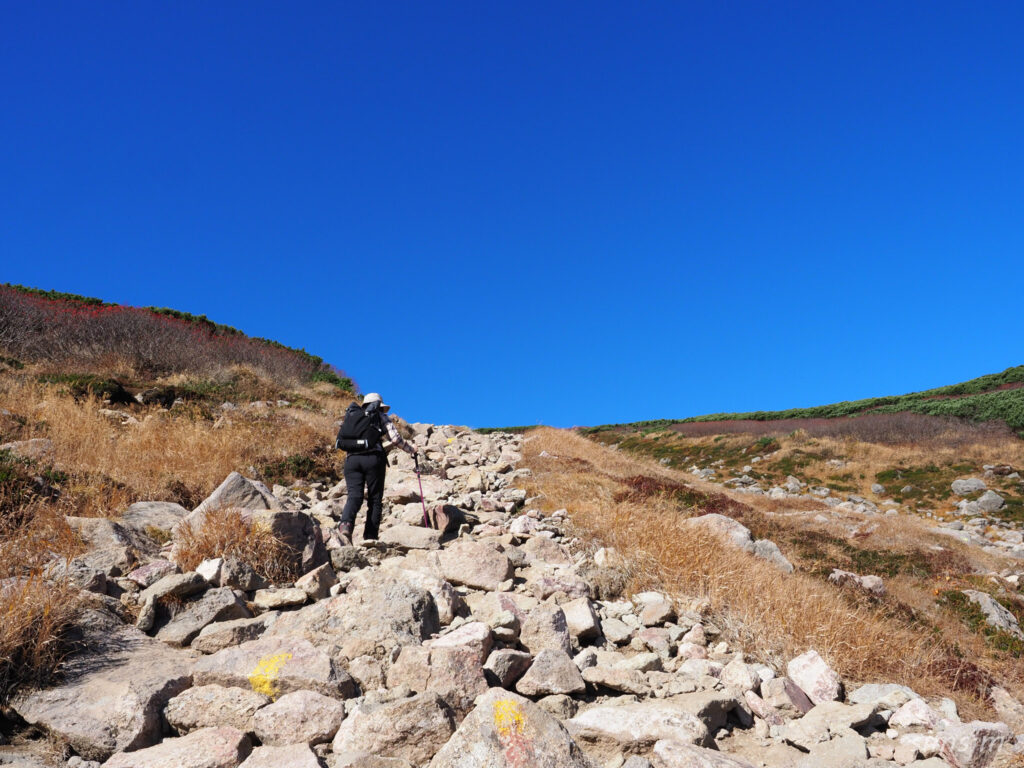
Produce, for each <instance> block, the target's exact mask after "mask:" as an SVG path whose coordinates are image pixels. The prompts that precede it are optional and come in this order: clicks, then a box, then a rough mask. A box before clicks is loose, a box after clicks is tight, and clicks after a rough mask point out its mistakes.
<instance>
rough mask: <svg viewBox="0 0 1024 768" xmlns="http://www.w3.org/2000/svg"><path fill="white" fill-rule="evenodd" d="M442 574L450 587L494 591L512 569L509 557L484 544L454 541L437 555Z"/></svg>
mask: <svg viewBox="0 0 1024 768" xmlns="http://www.w3.org/2000/svg"><path fill="white" fill-rule="evenodd" d="M438 559H439V561H440V565H441V572H442V574H443V575H444V578H445V579H446V580H447V581H450V582H451V583H452V584H462V585H464V586H467V587H471V588H473V589H483V590H486V591H488V592H494V591H497V590H498V589H499V588H500V587H501V584H502V582H504V581H507V580H508V579H511V578H512V574H513V573H515V569H514V568H513V567H512V563H511V562H510V561H509V559H508V555H506V554H505V553H504V552H501V551H500V550H499V549H498V548H497V547H496V546H495V545H493V544H491V543H489V542H485V541H456V542H453V543H452V544H451V545H450V546H449V547H448V548H447V549H444V550H442V551H441V552H439V553H438Z"/></svg>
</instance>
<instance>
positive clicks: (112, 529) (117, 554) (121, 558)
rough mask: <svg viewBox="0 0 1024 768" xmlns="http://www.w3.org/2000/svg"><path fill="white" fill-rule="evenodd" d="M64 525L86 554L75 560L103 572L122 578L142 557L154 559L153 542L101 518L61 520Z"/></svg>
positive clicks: (154, 546)
mask: <svg viewBox="0 0 1024 768" xmlns="http://www.w3.org/2000/svg"><path fill="white" fill-rule="evenodd" d="M64 519H65V520H66V521H67V524H68V526H69V527H70V528H71V530H73V531H74V532H75V533H77V534H78V536H79V538H81V539H82V542H83V543H84V544H85V547H86V552H85V554H83V555H80V556H79V557H78V558H77V559H78V560H79V561H81V562H83V563H84V564H86V565H88V566H90V567H92V568H96V569H98V570H101V571H103V572H104V573H106V575H107V576H122V575H124V574H126V573H128V572H129V571H131V570H132V569H134V568H135V567H136V565H138V564H139V562H140V561H141V560H143V559H144V557H145V556H149V557H151V556H155V555H156V554H157V552H158V551H159V546H158V545H157V543H156V542H155V541H153V540H152V539H151V538H149V537H148V536H146V535H144V534H140V533H138V532H137V531H134V530H132V529H131V528H126V527H125V526H123V525H120V524H118V523H115V522H114V521H113V520H108V519H107V518H104V517H71V516H69V517H65V518H64Z"/></svg>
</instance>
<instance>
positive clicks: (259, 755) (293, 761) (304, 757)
mask: <svg viewBox="0 0 1024 768" xmlns="http://www.w3.org/2000/svg"><path fill="white" fill-rule="evenodd" d="M238 768H320V761H319V760H318V759H317V757H316V753H315V752H314V751H313V750H312V749H310V748H309V746H308V745H306V744H288V745H287V746H284V747H256V749H254V750H253V751H252V754H251V755H249V757H247V758H246V759H245V762H244V763H242V764H241V765H240V766H238Z"/></svg>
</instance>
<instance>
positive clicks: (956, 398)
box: [593, 365, 1024, 436]
mask: <svg viewBox="0 0 1024 768" xmlns="http://www.w3.org/2000/svg"><path fill="white" fill-rule="evenodd" d="M1011 387H1015V388H1011ZM1022 387H1024V365H1019V366H1016V367H1014V368H1007V369H1006V370H1005V371H1003V372H1002V373H994V374H989V375H988V376H980V377H979V378H977V379H971V380H970V381H965V382H962V383H960V384H952V385H950V386H946V387H938V388H936V389H928V390H925V391H923V392H912V393H910V394H907V395H895V396H892V397H872V398H867V399H864V400H851V401H847V402H842V403H833V404H831V405H820V406H817V407H813V408H790V409H788V410H784V411H750V412H748V413H713V414H707V415H705V416H692V417H690V418H686V419H675V420H673V419H659V420H654V421H641V422H635V423H632V424H609V425H604V426H601V427H594V428H593V429H595V430H602V429H621V428H625V427H632V428H636V429H642V430H646V429H657V428H659V427H667V426H671V425H672V424H686V423H693V422H708V421H736V420H751V421H776V420H780V419H814V418H817V419H834V418H841V417H845V416H858V415H861V414H865V413H869V412H872V413H902V412H910V413H919V414H924V415H928V416H951V417H956V418H962V419H967V420H969V421H977V422H985V421H1003V422H1005V423H1006V424H1007V425H1008V426H1009V427H1010V428H1011V429H1013V430H1014V431H1015V432H1017V433H1018V434H1020V435H1022V436H1024V388H1022Z"/></svg>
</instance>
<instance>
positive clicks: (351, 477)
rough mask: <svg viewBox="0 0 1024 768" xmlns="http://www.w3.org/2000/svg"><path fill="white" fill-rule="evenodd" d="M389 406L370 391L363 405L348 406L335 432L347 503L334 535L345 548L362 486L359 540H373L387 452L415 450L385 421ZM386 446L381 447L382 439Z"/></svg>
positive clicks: (377, 529)
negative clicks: (342, 461) (341, 456)
mask: <svg viewBox="0 0 1024 768" xmlns="http://www.w3.org/2000/svg"><path fill="white" fill-rule="evenodd" d="M389 410H391V406H389V405H384V401H383V400H382V399H381V396H380V395H379V394H377V393H376V392H371V393H370V394H368V395H366V397H364V398H363V404H362V406H360V405H359V404H357V403H352V405H350V406H349V407H348V409H347V410H346V411H345V420H344V421H343V422H342V425H341V429H340V430H338V438H337V440H335V442H334V447H335V448H338V449H340V450H343V451H345V452H347V453H348V455H347V456H346V457H345V485H346V486H347V487H348V501H346V502H345V511H344V512H343V513H342V515H341V526H340V527H339V529H338V533H339V535H340V536H341V540H342V542H343V543H344V544H345V545H346V546H351V545H352V529H353V528H354V527H355V522H356V513H357V512H359V507H361V506H362V505H363V486H364V485H365V486H366V493H367V495H368V497H369V498H368V501H367V509H366V521H365V522H364V524H363V539H364V540H370V539H376V538H377V536H378V534H379V533H380V518H381V513H382V510H383V506H384V476H385V473H386V472H387V468H388V456H387V451H388V450H389V449H390V448H393V447H395V446H397V447H399V448H401V449H402V450H403V451H405V452H406V453H408V454H409V455H410V456H416V448H415V447H414V446H412V445H410V444H409V443H408V442H407V441H405V440H403V439H402V436H401V435H400V434H399V433H398V429H397V428H396V427H395V425H394V424H392V423H391V419H389V418H388V411H389ZM385 436H386V437H387V439H388V440H390V441H391V442H390V445H389V446H388V447H387V448H385V447H384V442H383V440H384V438H385Z"/></svg>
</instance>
